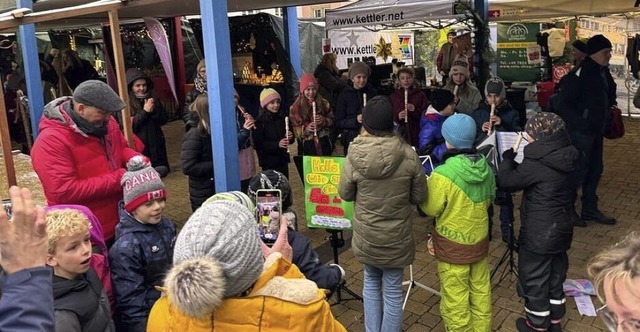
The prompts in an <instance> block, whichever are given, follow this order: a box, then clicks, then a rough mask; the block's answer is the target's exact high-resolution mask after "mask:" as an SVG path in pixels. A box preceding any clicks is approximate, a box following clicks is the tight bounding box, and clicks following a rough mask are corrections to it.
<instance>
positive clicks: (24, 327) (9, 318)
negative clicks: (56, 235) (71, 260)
mask: <svg viewBox="0 0 640 332" xmlns="http://www.w3.org/2000/svg"><path fill="white" fill-rule="evenodd" d="M51 284H52V278H51V269H50V268H49V267H45V266H41V267H36V268H31V269H24V270H20V271H18V272H15V273H12V274H10V275H5V276H2V279H1V280H0V294H1V298H0V312H1V313H2V315H0V331H54V318H53V316H54V313H53V295H52V293H51Z"/></svg>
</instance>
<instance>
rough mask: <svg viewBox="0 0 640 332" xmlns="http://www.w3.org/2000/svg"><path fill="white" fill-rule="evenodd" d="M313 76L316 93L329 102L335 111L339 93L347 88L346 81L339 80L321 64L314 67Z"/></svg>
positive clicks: (338, 77)
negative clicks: (315, 83)
mask: <svg viewBox="0 0 640 332" xmlns="http://www.w3.org/2000/svg"><path fill="white" fill-rule="evenodd" d="M313 76H314V77H315V78H316V80H318V93H319V94H320V95H321V96H322V98H324V99H326V100H327V101H329V104H330V105H331V108H333V109H335V108H336V105H337V104H338V96H339V95H340V92H341V91H342V89H344V87H345V86H347V80H346V79H343V78H340V76H339V75H336V74H334V73H333V72H331V71H330V70H329V68H327V67H325V66H324V65H323V64H319V65H318V66H317V67H316V70H315V71H314V72H313Z"/></svg>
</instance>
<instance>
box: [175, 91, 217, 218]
mask: <svg viewBox="0 0 640 332" xmlns="http://www.w3.org/2000/svg"><path fill="white" fill-rule="evenodd" d="M191 109H192V112H195V113H196V114H197V119H198V124H197V125H196V126H194V127H191V128H190V129H189V131H187V133H186V134H185V135H184V138H183V139H182V152H181V153H180V163H181V165H182V173H184V174H185V175H188V176H189V199H190V200H191V210H192V211H195V210H196V209H197V208H199V207H200V205H202V202H204V201H205V200H206V199H207V198H209V197H210V196H211V195H213V194H214V193H215V189H214V188H215V182H214V178H213V152H212V150H211V125H210V123H209V99H208V98H207V94H201V95H199V96H198V97H196V100H195V101H194V102H193V104H191Z"/></svg>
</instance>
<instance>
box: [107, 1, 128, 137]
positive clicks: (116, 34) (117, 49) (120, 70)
mask: <svg viewBox="0 0 640 332" xmlns="http://www.w3.org/2000/svg"><path fill="white" fill-rule="evenodd" d="M109 25H110V28H111V43H112V44H113V59H114V62H115V67H116V77H117V81H118V93H119V94H120V98H122V100H123V101H124V104H125V107H124V109H122V128H123V131H124V137H125V138H126V139H127V144H129V147H130V148H134V144H133V129H132V128H131V112H130V110H129V91H127V77H126V72H125V68H124V58H123V55H122V40H121V39H120V22H119V19H118V10H117V9H111V10H109Z"/></svg>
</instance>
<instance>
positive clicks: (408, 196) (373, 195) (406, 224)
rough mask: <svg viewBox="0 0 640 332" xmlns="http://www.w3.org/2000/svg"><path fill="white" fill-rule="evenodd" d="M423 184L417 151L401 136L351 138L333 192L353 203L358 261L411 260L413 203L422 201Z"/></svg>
mask: <svg viewBox="0 0 640 332" xmlns="http://www.w3.org/2000/svg"><path fill="white" fill-rule="evenodd" d="M425 182H426V178H425V176H424V171H423V170H422V165H421V164H420V160H419V158H418V155H417V154H416V153H415V151H413V149H411V147H410V146H409V145H408V144H407V143H405V142H404V141H403V140H402V139H401V138H400V137H398V136H395V135H391V136H385V137H378V136H358V137H356V139H355V140H353V143H352V145H351V148H350V151H349V154H348V155H347V157H346V159H345V161H344V165H343V167H342V174H341V176H340V183H339V185H338V192H339V193H340V197H341V198H342V199H344V200H346V201H355V208H354V223H353V239H352V246H353V254H354V256H356V258H357V259H358V260H359V261H360V262H362V263H364V264H367V265H372V266H375V267H379V268H403V267H405V266H407V265H409V264H411V263H413V259H414V256H415V242H414V239H413V229H412V213H413V212H414V211H415V208H414V207H413V206H412V205H418V204H420V203H421V202H423V201H424V199H425V196H426V185H425Z"/></svg>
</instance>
